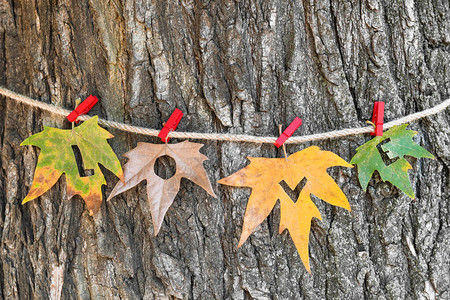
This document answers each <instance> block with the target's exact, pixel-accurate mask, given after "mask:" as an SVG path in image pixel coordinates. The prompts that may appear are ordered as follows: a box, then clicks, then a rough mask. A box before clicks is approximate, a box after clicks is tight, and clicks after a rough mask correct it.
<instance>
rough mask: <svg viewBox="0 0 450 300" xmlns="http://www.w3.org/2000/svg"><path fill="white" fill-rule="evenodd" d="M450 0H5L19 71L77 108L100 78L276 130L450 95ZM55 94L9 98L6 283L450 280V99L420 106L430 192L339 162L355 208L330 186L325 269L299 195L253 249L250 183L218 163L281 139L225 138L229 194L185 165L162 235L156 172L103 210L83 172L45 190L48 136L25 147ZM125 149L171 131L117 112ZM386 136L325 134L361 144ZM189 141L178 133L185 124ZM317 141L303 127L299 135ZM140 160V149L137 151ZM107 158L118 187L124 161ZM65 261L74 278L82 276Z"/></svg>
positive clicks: (140, 109)
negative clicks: (298, 208)
mask: <svg viewBox="0 0 450 300" xmlns="http://www.w3.org/2000/svg"><path fill="white" fill-rule="evenodd" d="M449 20H450V5H449V1H448V0H416V1H413V0H400V1H391V0H367V1H366V0H363V1H337V0H333V1H314V0H272V1H270V0H242V1H237V0H236V1H231V0H222V1H207V0H204V1H200V0H181V1H175V0H164V1H162V0H143V1H138V0H136V1H121V0H110V1H104V0H89V1H87V0H82V1H70V0H61V1H49V0H36V1H24V0H22V1H19V0H0V84H1V85H4V86H6V87H7V88H9V89H12V90H14V91H16V92H19V93H23V94H26V95H28V96H31V97H33V98H35V99H40V100H41V101H44V102H48V103H53V104H55V105H60V106H63V107H66V108H69V109H71V108H73V106H74V100H75V98H77V97H85V96H87V95H89V94H95V95H97V96H98V97H99V98H100V99H101V101H100V102H99V104H98V105H97V106H96V107H95V109H94V110H93V111H92V114H99V115H100V116H101V117H103V118H106V119H109V120H114V121H120V122H126V123H129V124H134V125H140V126H145V127H150V128H160V127H161V125H162V122H163V121H165V120H166V119H167V118H168V117H169V115H170V113H171V112H172V111H173V109H174V108H175V107H178V108H180V109H182V110H183V111H184V112H185V113H186V116H185V117H184V119H183V121H182V122H181V124H180V126H179V130H180V131H199V132H229V133H247V134H253V135H271V136H273V135H276V134H277V133H278V124H280V123H282V124H288V122H290V121H291V120H292V119H293V118H294V116H297V115H298V116H300V117H301V118H302V119H303V125H302V126H301V129H300V130H299V132H298V133H297V134H312V133H318V132H324V131H330V130H334V129H342V128H348V127H355V126H362V125H364V121H365V120H367V119H370V116H371V112H372V105H373V102H374V101H385V102H386V118H385V119H386V120H387V121H389V120H392V119H395V118H397V117H400V116H403V115H407V114H410V113H413V112H415V111H420V110H423V109H426V108H428V107H431V106H433V105H435V104H437V103H440V102H441V101H442V100H444V99H446V98H448V97H449V96H450V21H449ZM43 125H47V126H55V127H59V128H69V126H70V125H69V124H68V122H67V121H64V120H62V119H61V118H55V117H54V116H52V115H51V114H49V113H45V112H41V111H39V110H36V109H32V108H30V107H28V106H24V105H19V104H17V103H16V102H14V101H12V100H10V99H6V98H4V97H1V98H0V151H1V159H0V172H1V173H0V174H1V176H0V215H1V218H0V222H1V230H0V236H1V250H0V268H1V270H2V272H0V297H2V298H3V299H30V298H34V299H48V298H49V297H50V296H53V297H56V296H57V295H58V292H59V289H60V288H62V295H61V298H62V299H173V298H181V299H365V298H367V299H449V298H450V250H449V249H450V214H449V208H450V207H449V201H448V200H449V198H450V195H449V186H450V183H449V165H450V150H449V145H450V137H449V128H450V124H449V113H448V110H447V112H446V113H441V114H439V115H436V116H433V117H430V118H426V119H423V120H420V121H418V122H415V123H414V124H412V125H411V126H410V128H412V129H415V130H418V131H419V134H418V135H417V138H416V140H417V141H418V142H419V143H420V144H421V145H423V146H424V147H426V148H427V149H428V150H430V151H431V152H432V153H433V154H435V156H436V160H426V159H421V160H414V159H412V160H411V161H412V163H413V167H414V170H413V171H412V172H410V177H411V179H412V182H413V186H414V190H415V193H416V195H417V198H416V200H415V201H411V200H410V199H409V198H408V197H407V196H406V195H404V194H403V193H401V192H399V190H398V189H397V188H395V187H393V186H392V185H390V184H389V183H383V182H381V181H380V179H379V177H377V176H375V178H374V179H372V181H371V182H370V186H369V188H368V191H367V193H365V192H363V191H362V190H361V189H360V187H359V184H358V182H357V176H356V174H357V173H356V170H350V169H345V168H333V169H332V170H331V173H332V174H333V176H334V177H335V178H336V181H337V182H338V184H339V185H340V186H341V187H342V189H343V191H344V192H345V193H346V195H347V196H348V198H349V201H350V204H351V206H352V212H351V213H349V212H347V211H345V210H344V209H339V208H335V207H332V206H330V205H328V204H325V203H324V202H323V201H320V200H318V199H316V200H317V201H315V203H316V205H317V206H318V207H319V209H320V211H321V212H322V216H323V221H318V220H313V226H312V232H311V236H310V239H311V242H310V257H311V266H312V275H309V274H308V273H307V272H306V271H305V269H304V267H303V266H302V263H301V261H300V259H299V256H298V254H297V251H296V249H295V247H294V245H293V242H292V240H291V239H290V237H289V233H288V232H286V231H285V232H284V233H283V234H281V235H280V234H278V232H277V231H278V222H279V208H278V207H276V208H275V210H274V212H273V213H272V214H271V215H270V216H269V218H268V219H267V220H266V221H264V223H263V224H261V226H260V227H259V229H258V230H257V231H256V232H255V233H254V234H253V235H252V236H251V237H250V238H249V240H248V241H247V242H246V243H245V244H244V245H243V246H242V248H241V249H236V245H237V241H238V238H239V235H240V232H241V226H242V221H243V216H244V211H245V207H246V203H247V199H248V196H249V190H248V189H235V188H229V187H224V186H219V185H218V184H217V182H216V181H217V180H218V179H219V178H221V177H224V176H226V175H229V174H231V173H233V172H235V171H236V170H238V169H240V168H242V167H244V166H245V165H246V164H247V163H248V161H247V160H246V156H248V155H250V156H264V157H281V155H282V152H281V151H280V150H278V151H277V150H276V149H275V147H274V146H272V145H255V144H248V143H228V142H226V143H225V142H206V145H205V147H204V148H203V149H202V152H203V153H204V154H206V155H207V156H208V157H209V161H208V162H206V163H205V166H206V169H207V171H208V174H209V177H210V179H211V181H212V184H213V188H214V190H215V192H216V193H217V195H218V199H214V198H212V197H210V196H208V195H207V193H206V192H205V191H204V190H203V189H201V188H200V187H198V186H196V185H194V184H193V183H191V182H189V181H187V180H183V181H182V185H181V190H180V193H179V194H178V196H177V198H176V200H175V202H174V204H173V206H172V208H170V209H169V211H168V213H167V215H166V218H165V221H164V223H163V225H162V228H161V231H160V233H159V235H158V236H157V237H154V235H153V228H152V223H151V219H150V213H149V206H148V204H147V202H146V194H145V185H144V184H141V185H139V187H138V188H136V189H132V190H131V191H129V192H127V193H125V194H123V195H121V196H117V197H115V198H114V199H112V200H111V201H109V202H108V203H105V202H104V203H103V204H102V207H101V210H100V212H99V213H98V214H97V215H95V216H94V217H91V216H89V214H88V211H87V209H86V207H85V204H84V202H83V200H82V199H81V198H79V197H76V198H74V199H72V200H67V197H66V192H65V182H64V178H61V180H60V181H59V183H58V184H57V185H56V186H55V187H54V188H53V189H51V190H50V191H49V192H47V193H46V194H44V195H43V196H42V197H40V198H39V199H38V200H35V201H33V202H31V203H27V204H26V205H22V204H21V200H22V199H23V198H24V196H25V195H26V194H27V192H28V190H29V188H30V185H31V182H32V176H33V173H34V168H35V165H36V159H37V156H38V153H39V151H38V150H37V149H36V148H33V147H28V146H27V147H20V146H19V144H20V142H21V141H22V140H24V139H25V138H26V137H28V136H29V135H31V134H34V133H37V132H39V131H41V130H42V126H43ZM111 132H112V133H113V134H114V135H115V138H114V139H113V140H111V145H112V147H113V149H114V150H115V151H116V153H117V154H118V155H120V154H122V153H124V152H126V151H128V150H130V149H131V148H133V147H135V146H136V143H137V142H138V141H148V142H155V143H157V142H158V140H157V139H156V138H149V137H143V136H139V135H136V134H127V133H124V132H119V131H117V130H111ZM369 138H370V137H369V136H361V135H359V136H352V137H349V138H342V139H337V140H329V141H321V142H315V143H314V144H315V145H318V146H320V147H321V148H322V149H325V150H330V151H333V152H335V153H337V154H338V155H340V156H341V157H343V158H344V159H346V160H347V161H349V160H350V158H351V157H352V156H353V155H354V153H355V148H356V147H357V146H359V145H361V144H362V143H364V142H365V141H367V140H368V139H369ZM174 142H176V141H174ZM309 145H310V144H302V145H294V146H288V147H287V151H288V152H289V153H293V152H295V151H297V150H300V149H303V148H305V147H307V146H309ZM123 162H124V161H123ZM105 173H107V180H108V186H107V187H106V188H105V191H104V192H105V195H109V193H110V192H111V190H112V187H113V186H114V184H115V182H116V180H117V179H116V178H115V177H114V176H113V175H112V174H111V173H108V172H107V171H105ZM58 280H59V281H61V280H62V282H63V285H62V287H61V286H60V285H58V283H57V282H58Z"/></svg>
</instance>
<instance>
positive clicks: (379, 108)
mask: <svg viewBox="0 0 450 300" xmlns="http://www.w3.org/2000/svg"><path fill="white" fill-rule="evenodd" d="M383 120H384V102H382V101H377V102H375V104H374V106H373V115H372V123H373V124H374V125H375V132H371V133H370V135H376V136H382V135H383V123H384V121H383Z"/></svg>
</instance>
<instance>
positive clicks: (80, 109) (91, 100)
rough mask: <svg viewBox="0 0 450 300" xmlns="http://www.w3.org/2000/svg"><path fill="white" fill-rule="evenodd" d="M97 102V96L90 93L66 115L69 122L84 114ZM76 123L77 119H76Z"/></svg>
mask: <svg viewBox="0 0 450 300" xmlns="http://www.w3.org/2000/svg"><path fill="white" fill-rule="evenodd" d="M97 102H98V99H97V97H95V96H92V95H90V96H89V97H87V98H86V100H84V101H83V102H81V103H80V105H78V106H77V107H76V108H75V109H74V110H73V111H72V112H71V113H70V114H69V115H68V116H67V119H68V120H69V122H73V121H75V120H76V119H77V118H78V117H79V116H80V115H84V114H86V113H87V112H88V111H90V110H91V108H92V107H93V106H94V105H95V104H96V103H97ZM77 123H78V121H77Z"/></svg>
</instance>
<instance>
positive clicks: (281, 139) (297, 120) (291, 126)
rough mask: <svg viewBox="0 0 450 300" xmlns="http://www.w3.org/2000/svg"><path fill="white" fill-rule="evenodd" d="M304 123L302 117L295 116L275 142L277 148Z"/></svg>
mask: <svg viewBox="0 0 450 300" xmlns="http://www.w3.org/2000/svg"><path fill="white" fill-rule="evenodd" d="M300 125H302V119H300V118H299V117H295V119H294V121H292V123H291V124H289V126H288V127H287V128H286V129H285V130H284V131H283V133H282V134H281V135H280V137H279V138H278V139H277V140H276V141H275V143H273V144H274V145H275V146H277V148H280V146H281V145H283V144H284V142H285V141H286V140H287V139H288V138H290V137H291V135H292V134H293V133H294V132H295V131H296V130H297V128H298V127H300Z"/></svg>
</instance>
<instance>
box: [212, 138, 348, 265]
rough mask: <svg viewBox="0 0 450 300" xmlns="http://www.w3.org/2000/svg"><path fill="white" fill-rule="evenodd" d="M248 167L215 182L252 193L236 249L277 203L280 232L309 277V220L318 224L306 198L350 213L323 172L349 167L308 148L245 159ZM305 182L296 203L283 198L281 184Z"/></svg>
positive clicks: (341, 196)
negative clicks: (287, 235)
mask: <svg viewBox="0 0 450 300" xmlns="http://www.w3.org/2000/svg"><path fill="white" fill-rule="evenodd" d="M248 159H249V160H250V164H249V165H248V166H247V167H245V168H243V169H242V170H239V171H238V172H236V173H234V174H232V175H230V176H228V177H226V178H222V179H220V180H219V183H221V184H226V185H231V186H239V187H250V188H252V193H251V195H250V198H249V200H248V204H247V209H246V211H245V217H244V225H243V229H242V234H241V238H240V241H239V245H238V247H240V246H241V245H242V244H243V243H244V242H245V241H246V240H247V238H248V237H249V235H250V234H251V233H252V232H253V231H254V230H255V228H256V227H257V226H258V225H259V224H260V223H261V222H262V221H264V219H265V218H266V217H267V216H268V215H269V213H270V212H271V211H272V209H273V207H274V206H275V204H276V202H277V201H278V200H280V207H281V217H280V227H279V228H280V230H279V232H280V233H281V232H283V230H284V229H289V233H290V234H291V237H292V240H293V241H294V244H295V247H296V248H297V251H298V253H299V255H300V258H301V260H302V262H303V264H304V266H305V268H306V269H307V270H308V272H309V273H311V268H310V265H309V255H308V241H309V232H310V229H311V219H312V218H313V217H316V218H318V219H319V220H321V219H322V218H321V215H320V212H319V210H318V209H317V207H316V206H315V205H314V203H313V202H312V200H311V197H310V195H311V194H314V195H315V196H317V197H319V198H321V199H322V200H324V201H326V202H328V203H330V204H332V205H336V206H339V207H343V208H345V209H347V210H349V211H350V204H349V203H348V201H347V198H346V197H345V195H344V193H343V192H342V191H341V189H340V188H339V186H338V185H337V184H336V182H334V180H333V179H332V178H331V177H330V176H329V175H328V173H327V172H326V170H327V168H329V167H332V166H343V167H348V168H352V167H353V166H352V165H350V164H349V163H347V162H346V161H345V160H343V159H342V158H340V157H339V156H337V155H336V154H334V153H332V152H329V151H323V150H320V149H319V147H315V146H313V147H309V148H306V149H304V150H302V151H298V152H296V153H294V154H292V155H290V156H289V157H288V158H287V159H286V158H262V157H248ZM303 178H306V179H307V182H306V184H305V186H304V187H303V189H302V190H301V192H300V195H299V197H298V200H297V202H295V203H294V202H293V201H292V199H291V198H290V197H289V196H288V195H287V194H286V192H285V191H284V189H283V187H282V186H281V185H280V182H282V181H283V180H284V181H285V182H286V183H287V185H288V186H289V187H290V188H291V189H295V187H296V186H297V184H298V183H299V182H300V181H301V180H302V179H303Z"/></svg>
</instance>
